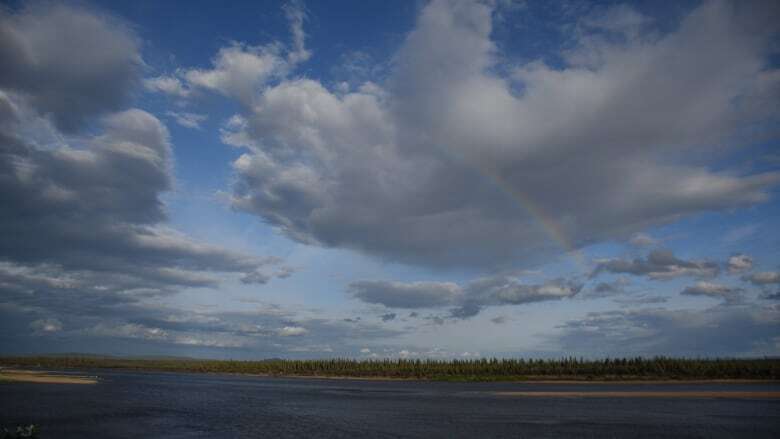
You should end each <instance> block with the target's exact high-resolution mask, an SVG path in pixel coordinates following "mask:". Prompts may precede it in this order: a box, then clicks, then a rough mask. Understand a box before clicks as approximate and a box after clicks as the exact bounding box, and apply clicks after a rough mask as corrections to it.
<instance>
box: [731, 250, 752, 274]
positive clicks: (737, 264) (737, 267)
mask: <svg viewBox="0 0 780 439" xmlns="http://www.w3.org/2000/svg"><path fill="white" fill-rule="evenodd" d="M727 265H728V269H729V273H731V274H736V273H741V272H743V271H748V270H750V269H751V268H753V258H751V257H750V256H748V255H746V254H742V253H740V254H736V255H732V256H730V257H729V260H728V262H727Z"/></svg>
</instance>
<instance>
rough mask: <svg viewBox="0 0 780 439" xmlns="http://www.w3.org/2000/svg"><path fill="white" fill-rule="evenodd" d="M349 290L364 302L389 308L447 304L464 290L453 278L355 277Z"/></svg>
mask: <svg viewBox="0 0 780 439" xmlns="http://www.w3.org/2000/svg"><path fill="white" fill-rule="evenodd" d="M349 292H350V293H351V294H352V295H353V296H354V297H355V298H357V299H359V300H361V301H363V302H366V303H377V304H382V305H384V306H387V307H389V308H433V307H441V306H445V305H450V304H452V303H454V302H455V301H457V300H458V299H459V297H460V296H461V295H462V294H463V291H462V290H461V288H460V287H459V286H458V285H457V284H455V283H452V282H408V283H405V282H389V281H368V280H364V281H358V282H353V283H351V284H350V285H349Z"/></svg>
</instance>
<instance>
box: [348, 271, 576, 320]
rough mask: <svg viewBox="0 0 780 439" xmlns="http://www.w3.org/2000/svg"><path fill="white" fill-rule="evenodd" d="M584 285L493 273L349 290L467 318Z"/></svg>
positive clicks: (366, 298)
mask: <svg viewBox="0 0 780 439" xmlns="http://www.w3.org/2000/svg"><path fill="white" fill-rule="evenodd" d="M581 288H582V285H581V284H579V283H576V282H571V281H564V280H562V279H555V280H552V281H549V282H546V283H543V284H535V285H534V284H524V283H520V282H519V281H518V280H517V279H515V278H511V277H508V276H490V277H484V278H480V279H477V280H474V281H472V282H469V283H468V284H466V286H465V287H461V286H460V285H458V284H455V283H452V282H406V283H405V282H390V281H359V282H353V283H352V284H350V286H349V291H350V293H351V294H352V295H353V297H355V298H357V299H359V300H361V301H363V302H366V303H372V304H381V305H384V306H386V307H388V308H443V307H448V306H452V307H454V308H452V310H451V316H452V317H454V318H468V317H472V316H474V315H476V314H478V313H479V312H480V311H481V310H482V309H483V308H484V307H486V306H500V305H521V304H526V303H532V302H542V301H547V300H560V299H564V298H570V297H573V296H574V295H576V294H577V293H578V292H579V291H580V289H581ZM393 315H394V314H393Z"/></svg>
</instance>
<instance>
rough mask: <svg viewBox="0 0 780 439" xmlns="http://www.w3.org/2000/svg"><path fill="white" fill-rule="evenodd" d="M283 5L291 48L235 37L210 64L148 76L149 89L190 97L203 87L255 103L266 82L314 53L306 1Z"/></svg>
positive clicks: (203, 88) (282, 75)
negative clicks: (309, 41) (310, 45)
mask: <svg viewBox="0 0 780 439" xmlns="http://www.w3.org/2000/svg"><path fill="white" fill-rule="evenodd" d="M282 9H283V10H284V13H285V16H286V17H287V19H288V21H289V23H290V33H291V34H292V47H291V48H289V49H287V48H286V47H285V45H284V44H282V43H281V42H279V41H273V42H271V43H268V44H265V45H250V44H245V43H241V42H238V41H232V42H230V44H229V45H227V46H225V47H222V48H221V49H219V51H218V52H217V54H216V55H215V56H214V58H213V59H212V60H211V67H210V68H188V69H178V70H177V71H176V72H174V73H173V74H170V75H161V76H157V77H153V78H148V79H146V80H145V81H144V85H145V87H146V89H147V90H149V91H153V92H161V93H164V94H167V95H170V96H173V97H178V98H187V97H190V96H191V95H192V93H193V91H195V90H198V89H201V90H206V91H212V92H216V93H219V94H221V95H224V96H227V97H230V98H233V99H236V100H238V101H240V102H242V103H243V104H245V105H247V106H251V105H252V103H253V102H254V99H255V97H256V96H257V95H258V93H260V91H261V89H262V88H263V86H265V85H266V84H268V83H269V82H271V81H273V80H275V79H279V78H283V77H284V76H286V75H287V74H288V73H289V72H290V71H292V70H293V69H294V68H295V66H296V65H297V64H299V63H301V62H304V61H306V60H308V59H309V58H310V57H311V52H310V51H309V50H308V49H306V46H305V39H306V33H305V32H304V30H303V23H304V21H305V19H306V11H305V9H304V7H303V5H302V3H300V2H298V1H292V2H289V3H286V4H285V5H284V6H283V7H282Z"/></svg>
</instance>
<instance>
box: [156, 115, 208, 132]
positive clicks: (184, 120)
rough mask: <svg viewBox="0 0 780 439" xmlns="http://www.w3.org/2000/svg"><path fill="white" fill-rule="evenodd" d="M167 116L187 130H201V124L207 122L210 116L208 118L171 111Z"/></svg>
mask: <svg viewBox="0 0 780 439" xmlns="http://www.w3.org/2000/svg"><path fill="white" fill-rule="evenodd" d="M166 114H167V115H168V116H170V117H172V118H173V120H175V121H176V123H178V124H179V125H181V126H183V127H185V128H193V129H200V128H201V126H200V124H201V123H203V122H205V121H206V120H207V119H208V116H206V115H205V114H197V113H187V112H178V111H169V112H167V113H166Z"/></svg>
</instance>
